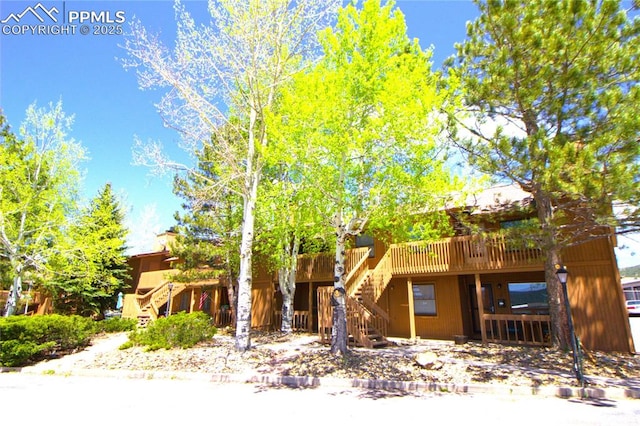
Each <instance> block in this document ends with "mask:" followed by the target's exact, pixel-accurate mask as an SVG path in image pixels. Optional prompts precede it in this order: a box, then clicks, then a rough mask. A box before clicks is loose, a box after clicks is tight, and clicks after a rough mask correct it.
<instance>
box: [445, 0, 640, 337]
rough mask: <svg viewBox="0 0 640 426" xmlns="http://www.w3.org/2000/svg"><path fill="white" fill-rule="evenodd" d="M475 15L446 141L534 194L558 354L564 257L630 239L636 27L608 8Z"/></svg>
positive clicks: (484, 10) (637, 121)
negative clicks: (458, 107)
mask: <svg viewBox="0 0 640 426" xmlns="http://www.w3.org/2000/svg"><path fill="white" fill-rule="evenodd" d="M478 4H479V7H480V11H481V16H480V17H479V18H478V19H477V20H476V21H475V22H473V23H471V24H470V25H469V26H468V31H467V32H468V39H467V40H466V41H465V42H464V43H463V44H461V45H459V46H458V54H457V58H456V61H455V64H454V65H455V66H453V67H451V68H450V69H449V73H450V74H451V75H452V76H453V77H454V78H455V79H456V80H459V81H460V83H461V86H462V87H464V88H465V106H466V107H467V113H468V114H467V115H466V116H463V117H461V116H460V115H457V116H455V117H454V120H455V126H457V127H462V128H464V131H461V132H459V133H457V134H455V135H454V140H455V141H456V142H457V143H458V144H459V145H460V146H461V148H462V152H463V153H464V154H466V156H467V158H468V159H469V161H470V163H471V164H472V165H474V166H475V167H477V168H478V169H479V170H481V171H482V172H484V173H487V174H490V175H492V176H495V177H497V178H499V179H501V180H507V181H511V182H515V183H517V184H518V185H520V187H522V189H524V190H526V191H528V192H530V193H531V194H532V196H533V198H534V200H535V206H536V209H537V218H538V220H539V224H540V228H541V232H540V234H539V241H540V243H539V244H540V247H541V248H542V249H543V250H544V251H545V253H546V264H545V273H546V280H547V284H548V290H549V307H550V315H551V321H552V324H553V331H554V333H553V335H554V342H555V343H556V344H557V345H559V346H562V347H568V346H569V345H570V337H569V326H568V321H567V312H566V309H565V303H564V301H565V297H564V295H563V291H562V286H561V285H560V282H559V281H558V279H557V277H556V274H555V272H556V268H557V267H558V266H560V265H561V264H562V259H561V257H560V255H561V251H562V249H563V248H566V247H568V246H571V245H574V244H578V243H581V242H584V241H588V240H590V239H593V238H602V237H607V236H608V235H609V231H610V229H612V228H614V227H615V228H616V229H617V231H622V232H625V231H633V230H637V229H639V227H640V191H639V190H638V183H639V182H640V143H639V141H640V115H638V113H637V109H638V105H640V84H639V83H640V67H639V66H638V60H639V59H640V20H639V19H637V18H636V19H635V20H634V19H630V18H629V17H628V16H627V14H626V13H625V11H624V10H622V9H621V6H620V2H619V1H617V0H603V1H595V0H594V1H586V0H576V1H530V0H520V1H488V2H478ZM469 123H473V125H470V124H469Z"/></svg>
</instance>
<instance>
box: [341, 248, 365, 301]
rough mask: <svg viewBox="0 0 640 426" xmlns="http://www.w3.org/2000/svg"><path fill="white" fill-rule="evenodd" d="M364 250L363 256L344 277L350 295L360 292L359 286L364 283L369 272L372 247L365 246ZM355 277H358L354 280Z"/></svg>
mask: <svg viewBox="0 0 640 426" xmlns="http://www.w3.org/2000/svg"><path fill="white" fill-rule="evenodd" d="M361 251H362V256H361V257H360V259H359V260H358V261H357V262H356V264H355V265H354V266H353V267H352V268H351V269H350V270H349V273H348V274H347V276H346V278H345V279H344V282H345V287H346V290H347V294H348V295H349V296H353V295H354V294H355V293H357V292H358V287H360V284H361V283H362V281H363V279H364V277H365V276H366V274H367V273H368V272H369V265H368V264H367V259H368V258H369V253H370V252H371V249H369V248H368V247H364V250H361ZM353 277H356V279H355V280H352V278H353Z"/></svg>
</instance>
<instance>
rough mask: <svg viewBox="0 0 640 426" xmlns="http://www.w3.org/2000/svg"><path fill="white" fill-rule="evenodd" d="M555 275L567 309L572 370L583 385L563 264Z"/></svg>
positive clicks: (566, 274) (567, 273) (565, 271)
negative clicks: (560, 286)
mask: <svg viewBox="0 0 640 426" xmlns="http://www.w3.org/2000/svg"><path fill="white" fill-rule="evenodd" d="M556 275H557V276H558V280H559V281H560V284H562V293H563V294H564V305H565V309H566V311H567V322H568V324H569V333H570V334H571V350H572V352H573V371H574V373H575V374H576V379H578V381H579V382H580V384H581V385H582V386H584V376H583V374H582V366H581V362H580V359H579V355H578V354H579V352H578V351H579V350H580V347H579V346H578V341H577V340H576V334H575V331H574V329H573V319H572V317H571V306H570V305H569V293H568V291H567V278H569V272H568V271H567V270H566V269H565V267H564V266H560V268H558V270H557V271H556Z"/></svg>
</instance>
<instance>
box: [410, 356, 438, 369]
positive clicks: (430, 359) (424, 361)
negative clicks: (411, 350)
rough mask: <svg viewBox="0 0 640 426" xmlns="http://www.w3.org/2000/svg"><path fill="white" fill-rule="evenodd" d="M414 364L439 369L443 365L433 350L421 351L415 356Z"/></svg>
mask: <svg viewBox="0 0 640 426" xmlns="http://www.w3.org/2000/svg"><path fill="white" fill-rule="evenodd" d="M415 361H416V364H418V365H419V366H420V367H422V368H426V369H427V370H439V369H441V368H442V366H443V365H444V364H443V363H442V361H440V360H439V359H438V355H437V354H436V353H435V352H422V353H419V354H417V355H416V356H415Z"/></svg>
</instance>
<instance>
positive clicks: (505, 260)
mask: <svg viewBox="0 0 640 426" xmlns="http://www.w3.org/2000/svg"><path fill="white" fill-rule="evenodd" d="M389 250H390V251H391V265H392V266H391V267H392V273H393V274H394V275H408V274H428V273H434V274H435V273H448V272H455V273H471V272H478V271H491V270H504V269H512V270H513V269H515V270H517V269H525V268H531V267H537V266H542V262H543V254H542V251H541V250H540V249H537V248H533V247H527V246H526V245H524V244H521V243H518V242H515V241H513V240H507V239H506V238H505V237H504V236H502V235H491V236H486V237H477V236H473V237H453V238H445V239H442V240H438V241H432V242H415V243H403V244H393V245H391V247H390V248H389Z"/></svg>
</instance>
